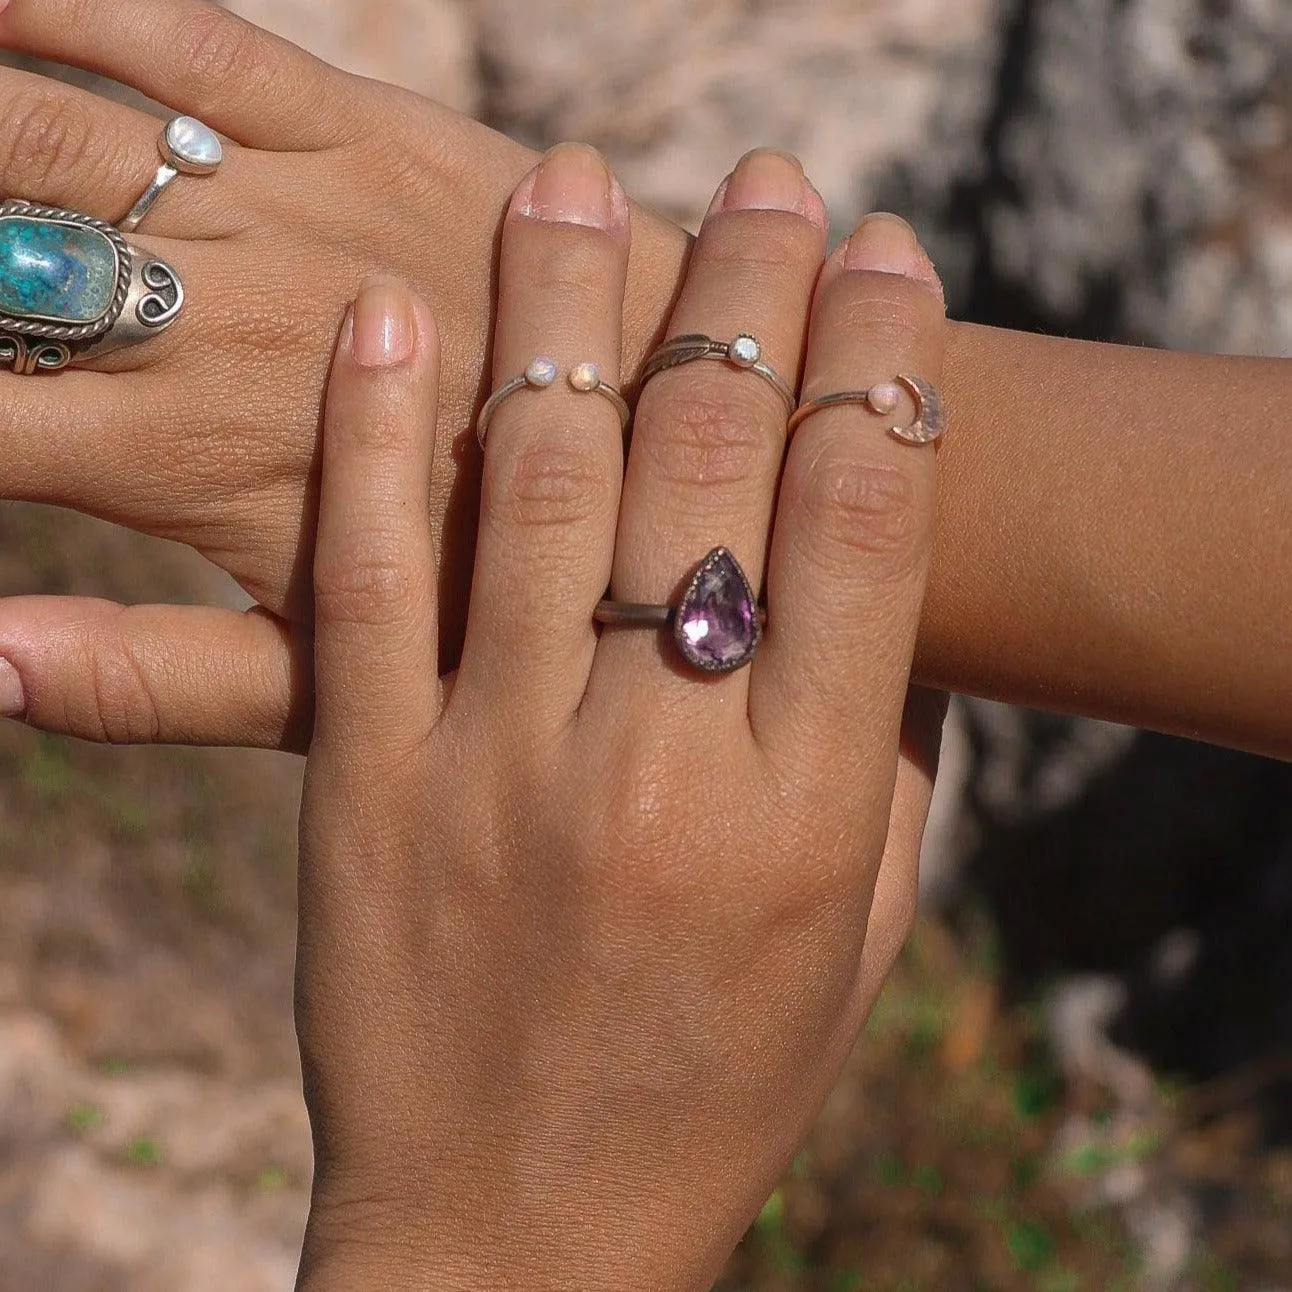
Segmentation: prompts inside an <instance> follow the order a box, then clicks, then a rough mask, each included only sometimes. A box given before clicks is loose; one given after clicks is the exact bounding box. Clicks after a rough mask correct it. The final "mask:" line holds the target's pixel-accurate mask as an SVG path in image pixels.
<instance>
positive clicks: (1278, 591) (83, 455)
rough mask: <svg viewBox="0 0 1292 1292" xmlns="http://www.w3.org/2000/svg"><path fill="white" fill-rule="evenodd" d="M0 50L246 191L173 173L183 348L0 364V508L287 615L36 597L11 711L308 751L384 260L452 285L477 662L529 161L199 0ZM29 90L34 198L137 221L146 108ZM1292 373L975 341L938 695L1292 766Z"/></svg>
mask: <svg viewBox="0 0 1292 1292" xmlns="http://www.w3.org/2000/svg"><path fill="white" fill-rule="evenodd" d="M0 41H4V42H5V43H7V44H9V45H11V46H13V47H15V48H20V49H23V50H26V51H27V52H30V53H33V54H37V55H43V56H47V57H51V58H54V59H58V60H60V61H63V62H66V63H70V64H73V65H76V66H81V67H85V68H88V69H91V70H94V71H99V72H104V73H107V74H108V75H110V76H113V77H114V78H116V79H118V80H121V81H123V82H125V83H127V84H130V85H133V86H135V87H136V88H138V89H140V90H142V91H143V92H145V93H146V94H148V95H150V96H151V97H153V98H155V99H157V100H159V101H161V102H165V103H167V104H168V105H170V106H172V107H173V108H175V109H177V110H184V111H189V112H191V113H193V114H195V115H197V116H199V117H202V118H203V119H205V120H206V121H207V122H208V123H209V124H211V125H212V126H214V127H216V128H217V129H219V130H221V131H222V132H223V133H225V134H226V135H227V136H229V137H230V138H231V139H232V140H235V141H237V143H238V144H240V145H242V146H240V147H235V146H232V145H231V146H230V148H229V155H228V159H227V161H226V163H225V165H224V167H223V168H222V170H221V171H220V173H219V175H218V177H216V178H214V179H210V180H184V181H182V182H180V183H178V184H176V185H175V186H173V188H172V189H171V191H170V192H168V193H167V194H166V195H165V196H164V197H163V198H162V200H161V202H159V204H158V206H157V208H156V209H155V211H154V213H153V214H152V215H151V216H150V217H149V220H148V222H147V223H146V224H145V225H144V231H145V232H144V234H141V235H138V240H139V241H141V242H142V243H145V244H147V245H149V246H154V247H156V248H157V249H158V250H159V251H160V252H162V254H163V255H164V256H165V257H166V258H167V259H168V260H169V261H170V262H171V263H173V264H175V265H176V266H178V267H179V268H180V269H181V271H182V273H183V275H184V277H185V282H186V284H187V287H188V289H189V294H190V304H189V306H188V308H187V310H186V312H185V314H184V316H183V317H182V318H181V320H180V321H179V322H178V323H177V324H176V325H175V326H174V327H173V328H172V329H171V330H170V331H169V332H168V333H166V334H165V336H163V337H162V338H160V339H158V340H156V341H153V342H150V343H149V344H148V345H147V346H143V347H140V348H138V349H137V350H131V351H128V352H126V353H125V354H123V355H121V356H119V357H117V358H116V359H114V360H113V361H112V363H113V366H114V367H115V368H117V369H118V370H119V371H117V372H115V373H114V374H112V375H111V377H109V376H108V375H105V374H101V373H94V372H87V371H79V372H72V373H67V374H63V375H60V376H59V377H57V378H56V379H49V380H47V381H35V380H27V379H21V378H16V377H9V376H6V375H4V374H0V377H3V381H4V386H5V392H4V393H5V400H4V404H3V407H4V412H3V414H0V416H2V417H3V423H2V432H0V433H2V434H3V436H4V449H5V451H4V453H3V455H0V496H7V497H11V498H26V499H36V500H40V501H46V502H53V503H58V504H60V505H64V506H68V507H74V508H77V509H79V510H82V511H86V512H89V513H92V514H95V515H99V516H104V517H107V518H109V519H112V520H116V521H119V522H121V523H123V524H127V525H130V526H132V527H134V528H136V529H140V530H143V531H145V532H148V533H153V534H160V535H162V536H165V537H168V538H174V539H177V540H179V541H181V542H185V543H188V544H190V545H192V546H194V547H196V548H197V550H199V551H200V552H202V553H204V554H205V555H207V556H208V557H210V558H211V559H212V560H213V561H215V562H216V563H217V564H218V565H220V566H221V567H223V568H224V569H226V570H227V571H229V573H231V574H232V575H233V577H234V578H235V579H237V580H238V581H239V582H240V583H241V584H242V586H243V587H244V588H245V589H246V590H247V591H248V592H249V593H250V595H251V596H252V597H253V598H254V599H255V600H256V601H257V603H258V604H259V606H260V607H261V609H260V610H259V611H257V612H255V613H253V614H251V615H232V614H229V613H227V612H217V611H212V610H201V609H188V610H178V609H174V608H131V609H128V610H123V609H121V608H120V607H116V606H111V605H107V604H104V603H95V602H85V601H79V602H66V601H50V600H47V599H43V598H25V597H24V598H14V599H10V600H9V601H7V602H6V603H5V604H4V606H3V607H2V608H0V657H3V658H4V659H5V660H7V661H8V663H9V665H10V668H9V669H8V670H7V671H6V670H3V669H0V687H2V688H3V690H0V694H3V695H4V696H5V698H6V701H7V702H6V703H5V704H4V705H3V709H4V711H6V712H8V713H9V714H10V715H11V716H18V717H23V718H25V720H26V721H28V722H30V723H32V724H33V725H36V726H40V727H43V728H47V729H49V730H54V731H63V732H71V733H74V734H76V735H81V736H85V737H88V738H90V739H97V740H115V741H140V740H165V741H185V742H197V743H244V744H256V745H260V744H265V745H283V746H285V747H289V748H302V747H303V745H304V743H305V741H306V739H307V737H308V732H309V728H310V722H311V719H312V712H311V706H312V697H313V690H312V680H311V673H310V667H311V665H310V651H309V634H308V631H307V630H308V627H309V625H310V622H311V618H312V611H311V605H310V595H309V580H308V570H309V561H310V550H311V535H312V533H313V529H314V505H315V503H314V498H315V489H316V484H317V461H318V459H317V431H318V418H319V412H320V401H321V396H322V391H323V389H324V383H325V378H326V374H327V370H328V365H329V362H330V356H331V349H332V343H333V341H334V339H335V336H336V333H337V329H338V327H339V325H340V322H341V319H342V317H343V314H344V309H345V304H346V302H347V301H348V300H350V299H351V298H352V297H353V295H354V293H355V290H356V289H357V286H358V284H359V283H360V281H361V280H362V279H363V278H364V277H365V276H366V275H368V274H370V273H373V272H388V273H392V272H393V273H396V274H399V275H401V276H402V277H404V278H405V279H407V280H408V281H410V282H411V283H413V284H414V285H415V286H416V288H417V289H418V290H419V291H420V292H421V293H422V294H423V295H425V296H426V298H427V299H429V300H433V301H434V302H435V306H436V309H437V312H438V316H439V318H440V320H441V326H442V328H443V335H444V337H445V341H444V352H443V377H442V380H443V383H444V390H443V394H442V398H441V401H440V409H439V415H438V423H437V440H436V444H437V448H436V453H435V455H434V460H433V467H432V471H433V480H432V490H431V496H430V500H429V506H430V508H431V515H432V524H433V527H434V531H435V535H436V541H437V543H438V544H439V548H440V551H441V553H442V560H441V563H440V566H439V580H440V582H439V599H440V614H439V625H440V633H441V639H440V662H441V667H442V668H445V669H447V668H449V667H451V666H452V664H453V663H454V661H455V660H456V658H457V655H458V651H459V649H460V646H461V642H462V632H463V628H464V614H465V607H466V603H467V598H466V593H467V587H468V582H469V574H470V570H471V562H472V543H473V537H474V532H475V531H474V521H475V500H476V498H477V497H478V485H479V469H480V459H479V456H478V453H477V451H476V449H475V448H474V445H473V436H472V434H471V419H472V416H473V410H474V408H475V407H477V406H478V403H479V401H480V399H481V396H482V393H483V391H484V390H485V389H486V388H487V381H486V372H485V370H484V365H485V364H486V363H487V361H488V355H489V339H490V332H489V329H490V319H491V310H492V303H493V295H492V293H491V292H490V291H489V290H488V289H486V288H485V286H484V284H486V283H490V282H491V281H492V275H493V272H494V266H495V264H496V255H497V249H498V248H497V233H498V228H499V220H500V217H501V215H502V212H503V210H504V209H505V204H506V201H507V195H508V193H509V192H510V189H511V187H512V186H513V185H514V184H515V183H516V182H517V181H518V180H519V179H520V177H521V176H522V175H523V174H524V173H525V172H526V170H527V169H528V168H529V167H530V166H531V165H532V163H533V160H534V158H533V156H532V155H531V154H530V153H528V152H527V151H526V150H524V149H522V148H520V147H519V146H517V145H515V144H513V143H511V142H510V141H508V140H505V139H503V138H502V137H500V136H498V135H496V134H494V133H492V132H490V131H488V130H486V129H485V128H483V127H481V126H479V125H477V124H476V123H474V122H469V121H467V120H464V119H463V118H460V117H457V116H455V115H454V114H452V113H449V112H447V111H446V110H444V109H442V108H439V107H437V106H436V105H434V104H432V103H429V102H427V101H426V100H423V99H420V98H418V97H416V96H412V95H408V94H406V93H404V92H401V91H397V90H394V89H392V88H391V87H389V86H384V85H380V84H377V83H375V82H370V81H363V80H359V79H356V78H353V77H350V76H347V75H345V74H343V73H340V72H337V71H335V70H334V69H331V68H327V67H325V66H324V65H322V64H320V63H318V62H316V61H315V60H313V59H310V58H309V57H308V56H306V55H304V54H303V53H301V52H300V51H299V50H296V49H295V48H294V47H292V46H290V45H286V44H284V43H283V42H281V41H278V40H276V39H274V38H272V37H270V36H268V35H266V34H265V33H263V32H260V31H258V30H257V29H255V28H254V27H250V26H248V25H247V24H245V23H243V22H241V21H240V20H238V19H236V18H234V17H232V16H230V15H227V14H225V13H223V11H221V10H218V9H216V8H214V7H213V6H210V5H207V4H205V3H200V2H199V0H12V2H11V3H10V4H9V5H8V7H7V8H6V9H5V10H4V11H3V13H0ZM267 103H272V105H273V108H272V111H269V110H266V107H265V105H266V104H267ZM0 107H2V108H3V113H0V121H3V126H0V174H2V175H3V184H4V187H5V189H6V190H7V191H8V192H10V193H14V194H18V195H22V196H25V197H28V198H31V199H34V200H41V201H47V202H53V203H62V204H66V205H68V206H71V207H75V208H79V209H82V210H88V211H92V212H96V213H99V214H101V215H104V216H109V217H115V216H119V215H120V214H121V213H123V212H124V211H125V210H126V209H127V208H128V207H129V206H130V204H131V202H132V201H133V200H134V197H135V196H136V195H137V192H138V190H139V188H140V187H141V181H142V178H143V177H145V176H147V175H149V174H150V173H151V171H152V169H153V167H154V166H155V162H156V153H155V148H154V142H153V141H154V139H155V136H156V132H157V123H156V122H155V121H154V120H152V119H151V118H148V117H146V116H143V115H142V114H139V113H137V112H134V111H132V110H129V109H126V108H122V107H118V106H115V105H109V104H106V103H103V102H101V101H99V100H97V99H95V98H93V97H92V96H88V95H86V94H85V93H83V92H79V91H76V90H73V89H71V88H68V87H64V86H61V85H55V84H53V83H51V82H49V81H46V80H42V79H41V78H38V77H32V76H30V75H25V74H22V73H19V72H15V71H10V70H4V71H3V72H2V73H0ZM374 122H381V123H382V126H383V129H382V130H380V131H374V130H373V128H372V126H373V123H374ZM633 233H634V236H633V244H632V254H631V259H630V265H629V272H628V287H627V296H626V304H625V312H624V325H623V344H622V369H621V371H622V373H623V377H624V381H625V384H626V385H628V386H630V387H631V385H632V381H633V378H634V375H635V373H636V372H637V371H638V370H639V367H640V364H641V361H642V358H643V356H644V355H645V354H646V353H647V352H648V351H649V350H650V349H651V347H652V346H653V345H654V344H655V343H656V342H657V341H658V340H659V339H660V338H661V336H662V327H663V323H664V320H665V319H666V317H667V314H668V311H669V309H670V306H671V304H672V302H673V300H674V298H675V296H676V292H677V288H678V284H679V282H680V275H681V272H682V268H683V266H684V264H685V261H686V257H687V255H688V250H689V243H688V240H687V239H686V237H685V236H684V235H683V234H682V233H681V232H680V231H678V230H677V229H675V228H673V227H671V226H669V225H668V224H666V223H665V222H663V221H661V220H659V219H657V218H655V217H653V216H651V215H650V214H649V213H648V212H644V211H641V210H635V211H634V214H633ZM902 325H903V324H902V320H901V319H900V318H899V317H898V316H897V315H896V314H895V313H894V312H893V310H892V309H890V308H889V307H888V306H887V305H886V304H885V303H884V302H882V301H878V302H876V303H875V305H874V313H873V315H872V316H871V317H870V318H869V319H868V320H866V326H867V327H868V328H869V329H870V330H871V332H872V334H874V335H877V336H883V335H888V334H889V333H890V332H891V331H892V330H893V329H897V328H900V327H901V326H902ZM712 326H713V327H715V328H716V324H712ZM706 330H709V329H708V328H706ZM788 371H790V372H791V373H792V371H793V370H792V369H790V370H788ZM884 375H885V376H891V375H892V374H891V373H887V374H884ZM1287 380H1288V364H1287V363H1286V362H1283V361H1277V360H1264V361H1262V360H1254V359H1228V358H1204V357H1197V356H1181V355H1171V354H1163V353H1156V352H1152V351H1147V350H1132V349H1126V348H1119V347H1108V346H1098V345H1087V344H1081V343H1075V342H1069V341H1063V340H1055V339H1047V338H1041V337H1032V336H1024V335H1020V334H1015V333H1009V332H1001V331H996V330H992V329H986V328H980V327H974V326H953V327H952V328H951V331H950V334H949V337H948V341H947V362H946V367H945V371H944V378H943V384H944V389H945V394H946V398H947V404H948V407H949V410H950V414H951V417H952V424H953V429H952V432H951V433H950V434H949V436H948V437H947V439H946V442H945V445H944V449H943V451H942V458H943V462H942V476H941V502H940V515H941V520H942V523H941V525H940V528H939V535H940V537H939V540H938V545H937V549H936V551H935V555H934V561H933V571H932V575H931V579H930V585H929V592H928V597H927V600H926V605H925V611H924V616H923V619H922V620H921V627H920V636H919V642H918V647H917V652H916V676H917V677H918V678H919V679H920V680H921V681H923V682H927V683H930V684H934V685H937V686H941V687H947V688H950V689H955V690H961V691H965V692H969V693H975V694H980V695H986V696H991V697H995V698H999V699H1006V700H1013V701H1017V702H1021V703H1026V704H1033V705H1038V706H1042V707H1046V708H1051V709H1057V710H1066V711H1069V712H1074V713H1085V714H1089V715H1092V716H1097V717H1106V718H1111V719H1115V720H1119V721H1124V722H1132V723H1137V724H1140V725H1145V726H1150V727H1157V728H1160V729H1163V730H1172V731H1180V732H1184V733H1186V734H1189V735H1194V736H1199V737H1202V738H1206V739H1210V740H1215V741H1219V742H1222V743H1230V744H1234V745H1239V746H1245V747H1248V748H1252V749H1256V750H1263V751H1266V752H1271V753H1277V754H1282V755H1287V754H1289V753H1292V717H1289V715H1292V653H1290V652H1288V651H1287V650H1286V649H1285V640H1284V638H1285V634H1284V631H1283V623H1282V621H1283V618H1284V616H1283V614H1282V613H1281V608H1282V607H1284V606H1286V605H1288V604H1292V531H1290V530H1289V528H1288V527H1287V526H1286V525H1284V524H1282V523H1281V521H1282V517H1283V516H1284V514H1285V500H1286V498H1287V497H1288V495H1289V491H1290V490H1292V438H1290V437H1288V436H1286V435H1279V434H1272V435H1265V434H1262V433H1261V432H1262V431H1264V430H1265V429H1266V428H1270V427H1273V428H1277V427H1279V426H1281V425H1282V424H1283V421H1284V420H1285V415H1284V413H1283V411H1282V404H1283V402H1284V397H1285V391H1286V388H1287ZM844 384H845V385H854V384H856V381H855V374H854V375H853V378H851V379H850V380H848V381H847V382H845V383H844ZM1265 607H1270V608H1271V609H1272V611H1273V612H1272V613H1271V612H1270V611H1266V610H1265V609H1264V608H1265ZM302 630H305V631H302Z"/></svg>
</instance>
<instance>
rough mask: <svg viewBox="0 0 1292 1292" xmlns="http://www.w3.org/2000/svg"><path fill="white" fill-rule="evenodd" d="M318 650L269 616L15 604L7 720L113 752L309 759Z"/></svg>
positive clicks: (7, 657)
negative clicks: (234, 748) (220, 752)
mask: <svg viewBox="0 0 1292 1292" xmlns="http://www.w3.org/2000/svg"><path fill="white" fill-rule="evenodd" d="M294 632H295V635H293V634H294ZM311 647H312V643H311V642H310V641H309V640H308V638H306V637H304V636H303V635H302V634H300V632H299V630H292V629H290V628H289V627H288V626H287V625H286V624H285V623H283V622H282V621H281V620H279V619H275V618H274V617H273V616H272V615H269V614H268V613H266V612H265V611H263V610H251V611H248V612H246V613H240V612H238V611H236V610H220V609H214V608H212V607H207V606H121V605H117V604H116V603H115V602H111V601H99V600H95V599H92V598H87V597H13V598H10V599H8V600H5V601H0V715H2V716H4V717H7V718H14V719H18V720H20V721H22V722H25V723H26V724H27V725H28V726H31V727H35V728H37V729H38V730H41V731H49V732H55V733H57V734H59V735H67V736H79V737H80V738H81V739H83V740H93V741H97V742H100V743H107V744H118V745H126V744H172V745H243V746H248V747H251V748H260V749H288V750H294V751H301V750H303V749H304V748H305V747H306V745H307V743H308V741H309V734H310V728H311V726H312V722H313V713H312V706H313V681H312V676H311V667H312V665H311Z"/></svg>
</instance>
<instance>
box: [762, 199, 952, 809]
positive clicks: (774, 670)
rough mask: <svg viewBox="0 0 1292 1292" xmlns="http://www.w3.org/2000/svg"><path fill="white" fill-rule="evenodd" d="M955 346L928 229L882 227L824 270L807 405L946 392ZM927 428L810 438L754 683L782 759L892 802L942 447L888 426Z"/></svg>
mask: <svg viewBox="0 0 1292 1292" xmlns="http://www.w3.org/2000/svg"><path fill="white" fill-rule="evenodd" d="M944 335H945V314H944V310H943V304H942V296H941V292H940V289H939V287H938V283H937V277H936V275H935V273H934V271H933V267H932V265H931V264H930V263H929V260H928V258H927V256H925V254H924V252H923V250H922V249H921V248H920V245H919V243H918V242H917V241H916V238H915V235H914V233H913V232H912V231H911V229H910V227H909V226H908V225H907V224H906V223H905V222H904V221H902V220H899V219H897V218H896V217H893V216H879V217H872V218H871V219H869V220H867V221H865V222H863V223H862V225H861V226H860V227H859V228H858V230H857V231H856V232H855V233H854V234H853V236H852V237H851V239H849V241H848V242H847V243H845V244H844V246H842V247H841V248H839V249H838V250H837V251H836V252H835V254H834V255H832V256H831V258H830V259H829V260H828V261H827V262H826V266H825V268H824V269H823V270H822V273H821V280H820V283H819V285H818V288H817V294H816V300H815V304H814V308H813V316H812V326H811V337H810V342H809V347H808V357H807V365H806V371H805V373H804V379H803V399H804V401H808V400H811V399H815V398H819V397H820V396H823V395H826V394H828V393H833V392H837V391H841V390H857V389H861V388H868V387H870V386H872V385H875V384H878V383H880V382H888V381H891V380H892V378H893V377H894V375H895V374H914V375H917V376H920V377H922V378H924V379H925V380H928V381H930V382H934V383H936V382H937V381H938V380H939V377H940V374H941V367H942V353H943V345H944ZM911 420H912V410H911V409H899V410H898V411H896V412H890V413H889V414H888V416H887V417H880V416H879V415H877V414H875V413H873V412H871V411H869V410H868V409H867V408H865V407H863V406H859V405H844V406H840V407H836V408H831V409H827V410H825V411H821V412H818V413H816V414H815V415H813V416H811V417H810V418H808V419H807V420H806V421H804V422H803V423H802V424H801V425H800V426H799V427H798V429H797V430H796V432H795V434H794V437H793V439H792V441H791V443H790V448H789V453H788V456H787V460H786V466H785V473H784V477H783V479H782V482H781V494H780V503H779V511H778V514H777V520H776V532H775V536H774V539H773V543H772V551H771V560H770V566H769V572H768V615H767V619H768V624H767V634H766V639H765V641H764V643H763V646H762V650H761V651H760V653H759V656H758V658H757V659H756V660H755V662H754V668H753V670H752V672H753V677H752V679H751V683H750V687H751V690H750V719H751V722H752V723H753V727H754V731H755V734H756V736H757V737H758V739H759V741H760V743H762V744H763V745H764V746H765V748H767V750H768V751H769V753H770V754H772V755H773V756H774V757H776V758H778V759H783V760H785V761H786V763H787V765H790V766H794V765H797V766H799V767H803V766H808V767H815V768H818V769H822V770H823V772H824V770H825V769H831V771H830V774H831V775H837V774H839V772H840V769H842V771H843V773H844V774H845V775H846V777H847V779H848V782H849V784H850V785H851V786H852V787H854V788H856V787H863V788H866V789H867V790H869V791H874V792H875V793H878V794H881V795H887V794H888V793H889V792H891V777H892V760H891V752H890V751H891V750H893V749H894V748H895V747H896V736H897V730H898V725H899V720H900V716H901V713H902V705H903V701H904V699H905V696H906V689H907V683H908V680H909V675H910V665H911V654H912V651H913V649H914V641H915V630H916V625H917V622H918V619H919V613H920V604H921V600H922V598H923V595H924V582H925V575H926V571H927V566H928V558H929V548H930V543H931V540H932V534H933V527H934V513H935V509H936V488H935V476H934V462H935V453H934V449H933V447H931V446H928V445H925V446H923V447H919V448H916V447H912V446H910V445H907V444H904V443H901V442H900V441H898V439H897V438H896V437H895V436H893V435H892V434H890V433H889V432H888V430H887V428H889V427H892V426H893V425H897V424H902V422H910V421H911Z"/></svg>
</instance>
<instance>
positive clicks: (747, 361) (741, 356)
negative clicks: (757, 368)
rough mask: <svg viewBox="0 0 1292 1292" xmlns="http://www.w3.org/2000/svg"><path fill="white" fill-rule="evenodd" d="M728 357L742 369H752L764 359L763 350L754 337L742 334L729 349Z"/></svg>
mask: <svg viewBox="0 0 1292 1292" xmlns="http://www.w3.org/2000/svg"><path fill="white" fill-rule="evenodd" d="M727 357H728V358H729V359H730V360H731V362H732V363H734V364H736V365H738V366H739V367H741V368H752V367H753V366H754V364H756V363H757V362H758V361H759V359H761V358H762V357H763V350H762V347H761V346H760V345H759V344H758V342H757V341H756V340H755V339H754V338H753V337H752V336H747V335H745V334H744V333H742V334H741V335H740V336H738V337H737V338H736V339H735V340H734V341H733V342H732V343H731V344H730V345H729V346H728V347H727Z"/></svg>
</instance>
